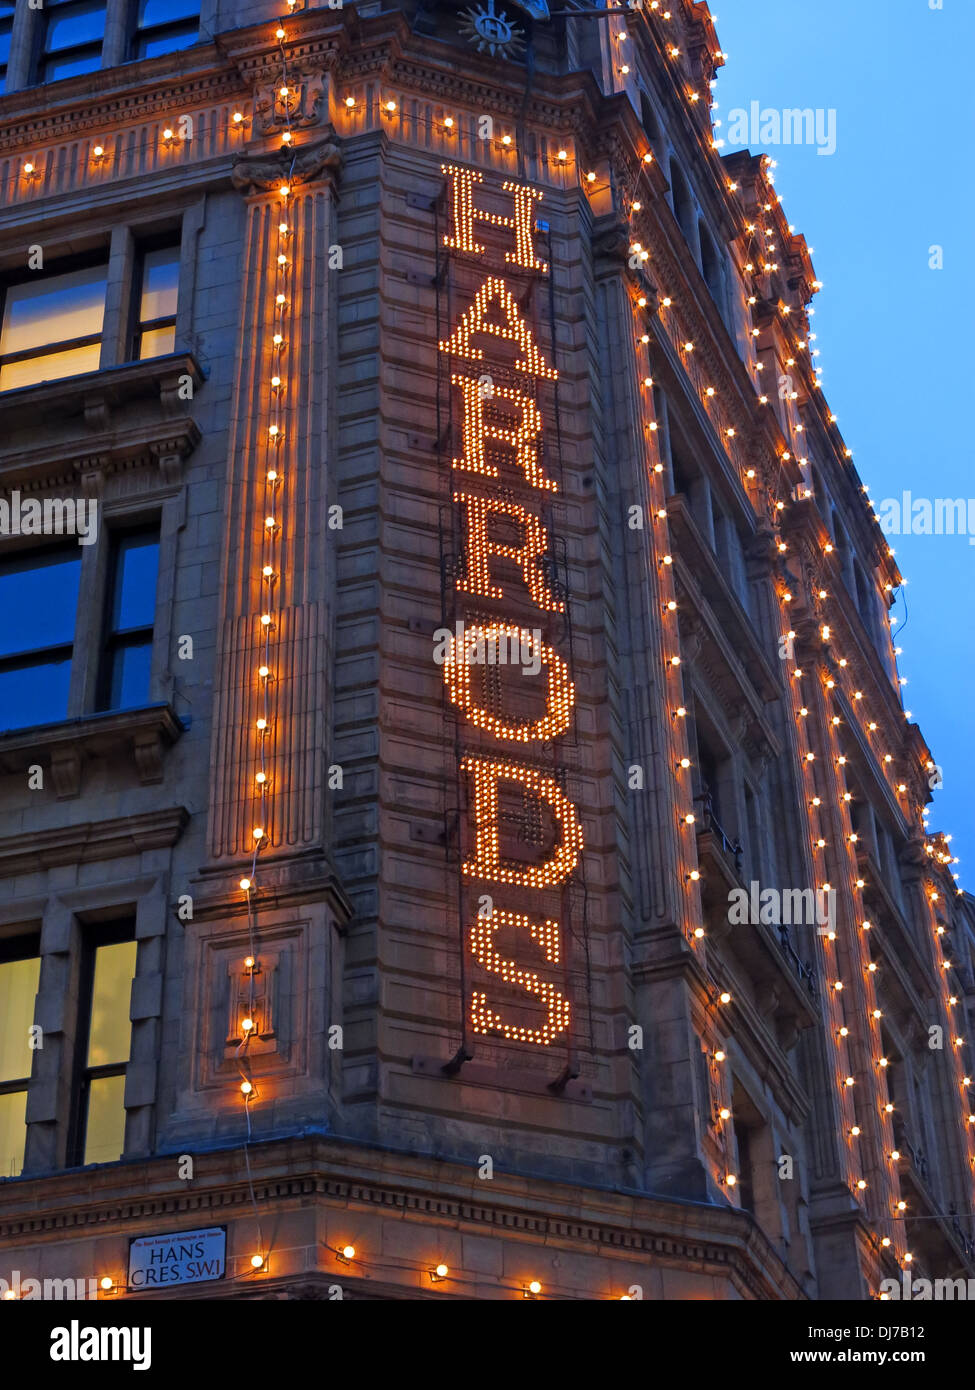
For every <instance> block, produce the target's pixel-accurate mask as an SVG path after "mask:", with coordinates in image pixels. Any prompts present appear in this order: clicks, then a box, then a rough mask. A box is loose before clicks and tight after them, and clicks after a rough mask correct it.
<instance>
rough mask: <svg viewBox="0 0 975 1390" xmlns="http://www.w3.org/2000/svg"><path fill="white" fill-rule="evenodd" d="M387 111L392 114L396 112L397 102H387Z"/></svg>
mask: <svg viewBox="0 0 975 1390" xmlns="http://www.w3.org/2000/svg"><path fill="white" fill-rule="evenodd" d="M386 110H387V111H389V112H390V113H392V112H393V111H395V110H396V103H395V101H387V103H386Z"/></svg>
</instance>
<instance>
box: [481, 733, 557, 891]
mask: <svg viewBox="0 0 975 1390" xmlns="http://www.w3.org/2000/svg"><path fill="white" fill-rule="evenodd" d="M460 767H461V771H462V772H469V773H470V774H471V776H472V777H473V781H474V857H473V859H469V860H467V862H466V863H465V864H464V866H463V867H464V873H465V874H467V875H468V876H469V877H471V878H483V879H488V880H490V881H491V882H492V883H510V884H512V885H513V886H516V887H519V888H535V889H538V888H552V887H555V886H556V885H558V884H560V883H564V882H565V880H566V879H567V878H568V877H569V875H570V874H571V873H572V871H573V869H574V868H575V866H576V864H577V863H578V861H579V855H580V854H581V853H582V845H583V840H582V826H581V825H580V824H579V817H578V816H577V815H576V808H575V806H573V804H572V802H571V801H570V800H569V799H568V797H567V796H566V795H565V794H564V792H563V791H562V789H561V787H560V786H559V785H558V783H557V782H556V781H555V779H554V778H553V777H546V776H544V775H543V774H542V773H540V772H536V770H535V769H534V768H531V767H521V766H519V764H517V763H509V762H498V761H496V760H495V759H493V758H476V757H468V758H464V760H463V761H462V762H461V765H460ZM502 782H515V783H520V784H521V786H523V787H524V788H525V790H526V791H528V792H529V793H530V794H531V795H533V796H536V797H537V798H538V799H539V800H541V801H546V802H547V803H548V806H549V809H550V810H551V812H552V815H553V816H554V817H555V820H556V822H557V823H558V824H559V825H560V826H561V828H562V843H561V844H560V845H558V846H557V848H556V850H555V853H554V854H553V855H552V856H551V858H549V859H546V860H545V861H544V862H543V863H541V864H531V865H526V866H525V868H524V869H517V868H509V867H508V866H507V865H505V864H504V863H502V860H501V840H500V836H499V834H498V825H499V823H500V813H499V805H498V802H499V799H500V784H501V783H502Z"/></svg>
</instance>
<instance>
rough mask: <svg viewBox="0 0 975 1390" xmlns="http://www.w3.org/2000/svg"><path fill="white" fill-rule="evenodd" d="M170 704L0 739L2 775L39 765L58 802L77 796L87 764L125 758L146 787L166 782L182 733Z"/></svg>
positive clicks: (87, 718)
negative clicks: (167, 760) (169, 755)
mask: <svg viewBox="0 0 975 1390" xmlns="http://www.w3.org/2000/svg"><path fill="white" fill-rule="evenodd" d="M183 729H184V725H183V724H182V723H181V722H180V720H179V719H178V718H177V716H176V713H175V712H174V710H173V709H172V707H171V706H170V705H165V704H159V705H146V706H145V707H144V708H142V709H130V710H112V711H110V712H108V713H106V714H86V715H83V716H82V717H81V718H80V719H65V720H62V721H61V722H60V723H57V724H39V725H36V726H34V727H32V728H29V729H14V730H11V732H10V733H5V734H0V771H3V772H26V771H27V769H28V768H29V767H31V766H32V765H34V764H35V763H39V764H40V765H41V767H43V768H47V769H49V770H50V773H51V777H52V779H53V782H54V788H55V791H56V793H57V796H58V799H59V800H65V799H68V798H70V797H75V796H78V794H79V793H80V791H81V773H82V767H83V764H84V763H85V761H86V760H88V759H91V758H104V757H110V756H111V755H112V754H113V753H115V754H117V753H126V754H128V755H129V756H130V757H131V758H132V761H133V762H134V764H135V768H136V772H137V774H138V777H139V781H140V782H142V783H143V784H149V783H152V782H161V781H162V777H163V754H164V752H165V750H166V749H167V748H169V747H170V746H171V745H172V744H174V743H175V742H176V740H177V739H178V738H179V737H180V735H181V734H182V733H183Z"/></svg>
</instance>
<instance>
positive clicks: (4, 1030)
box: [0, 956, 41, 1162]
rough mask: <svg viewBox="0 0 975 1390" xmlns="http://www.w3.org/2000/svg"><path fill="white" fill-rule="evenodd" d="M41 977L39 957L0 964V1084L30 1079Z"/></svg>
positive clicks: (0, 1160)
mask: <svg viewBox="0 0 975 1390" xmlns="http://www.w3.org/2000/svg"><path fill="white" fill-rule="evenodd" d="M40 978H41V958H40V956H31V957H29V959H27V960H8V961H4V962H3V963H2V964H0V1020H2V1022H0V1081H19V1080H20V1079H21V1078H22V1077H25V1076H30V1068H31V1061H32V1059H33V1056H34V1052H33V1049H32V1048H31V1045H30V1037H29V1033H28V1030H29V1029H30V1027H31V1026H32V1024H33V1022H34V997H35V995H36V994H37V984H38V981H39V980H40ZM0 1162H2V1156H0Z"/></svg>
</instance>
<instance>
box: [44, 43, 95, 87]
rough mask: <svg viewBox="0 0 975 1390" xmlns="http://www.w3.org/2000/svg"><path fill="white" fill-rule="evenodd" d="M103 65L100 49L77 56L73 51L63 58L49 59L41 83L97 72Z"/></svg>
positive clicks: (83, 52)
mask: <svg viewBox="0 0 975 1390" xmlns="http://www.w3.org/2000/svg"><path fill="white" fill-rule="evenodd" d="M101 65H102V56H101V52H100V50H99V49H97V48H93V49H88V50H86V51H85V50H83V51H82V52H81V53H80V54H75V53H74V50H72V51H71V52H69V53H67V54H66V55H65V56H64V57H63V58H57V57H55V58H48V60H47V62H46V63H45V64H44V70H43V72H42V73H41V81H42V82H57V80H58V79H59V78H61V77H77V76H78V74H79V73H82V72H97V71H98V69H99V68H100V67H101Z"/></svg>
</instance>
